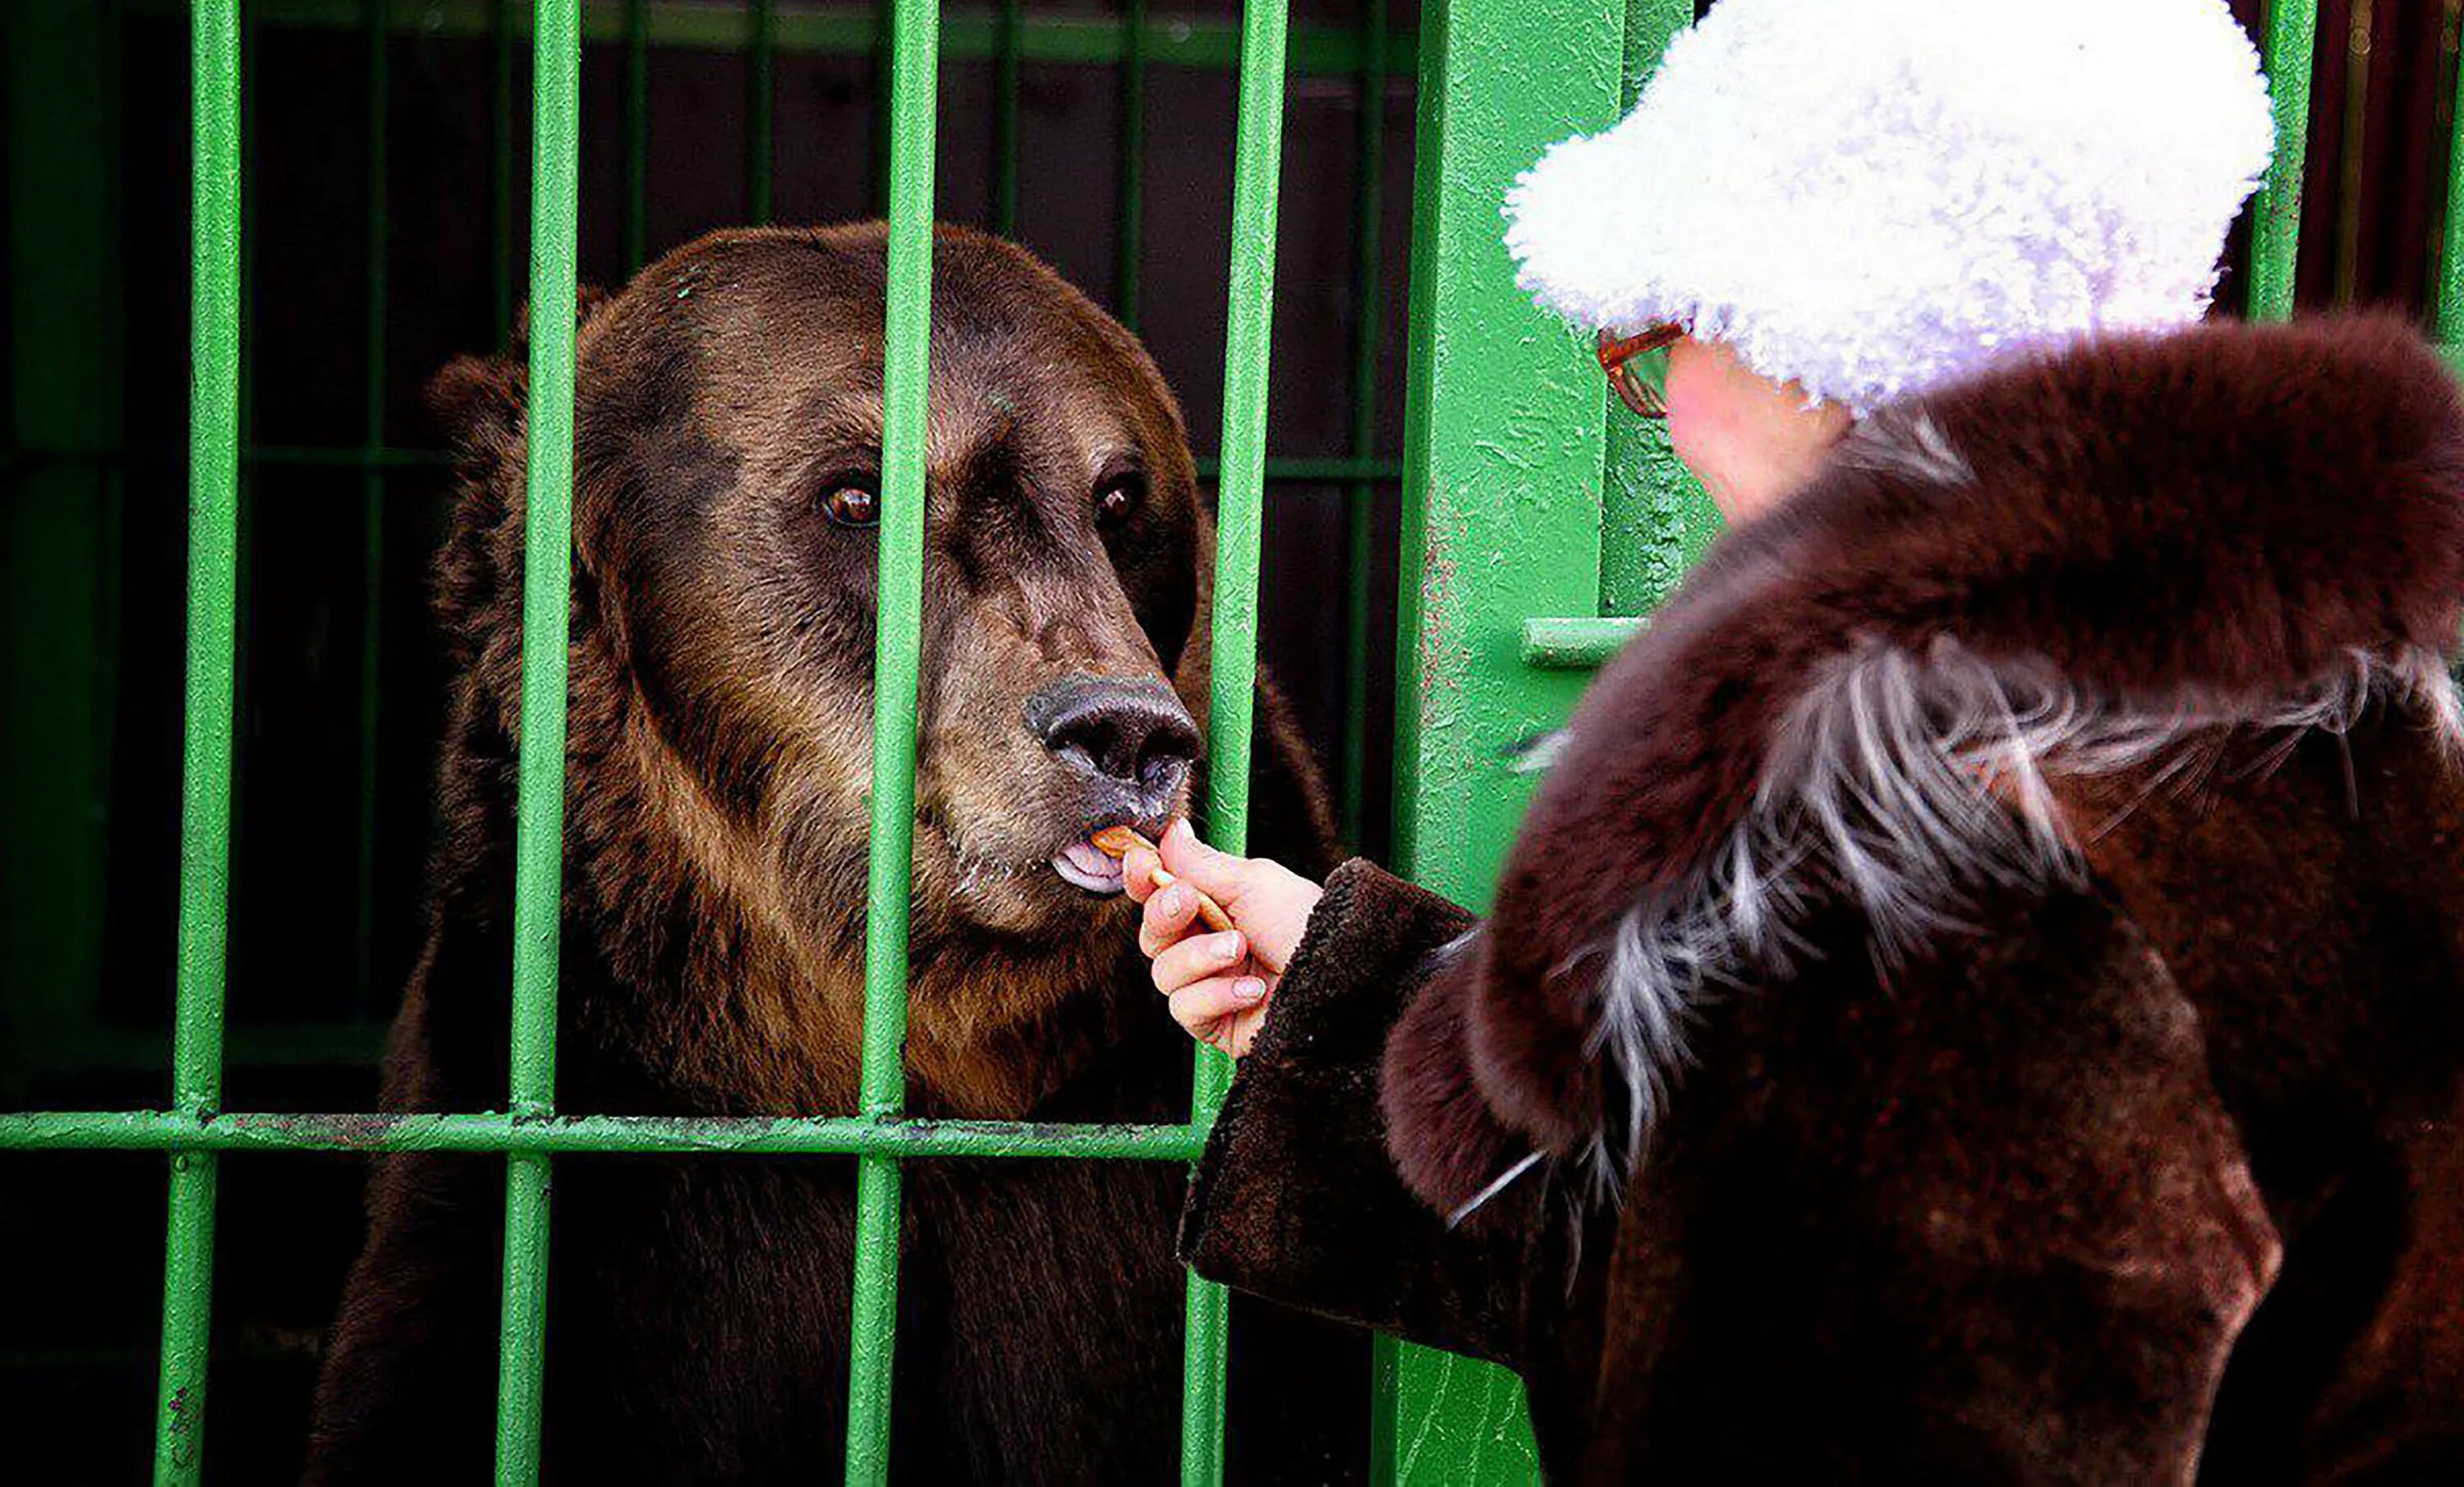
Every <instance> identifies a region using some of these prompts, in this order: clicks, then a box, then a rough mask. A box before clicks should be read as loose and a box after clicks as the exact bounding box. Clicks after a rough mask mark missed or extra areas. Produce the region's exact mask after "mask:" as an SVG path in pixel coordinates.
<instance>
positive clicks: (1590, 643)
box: [1523, 615, 1643, 671]
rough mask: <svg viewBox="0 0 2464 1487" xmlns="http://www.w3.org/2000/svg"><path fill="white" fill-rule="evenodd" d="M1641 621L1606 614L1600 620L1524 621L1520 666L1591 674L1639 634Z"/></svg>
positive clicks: (1641, 625) (1575, 618)
mask: <svg viewBox="0 0 2464 1487" xmlns="http://www.w3.org/2000/svg"><path fill="white" fill-rule="evenodd" d="M1642 627H1643V621H1641V620H1639V619H1632V618H1625V617H1621V616H1616V615H1610V616H1604V617H1602V618H1600V619H1584V618H1581V617H1579V616H1577V617H1573V618H1567V619H1543V618H1534V619H1527V620H1525V621H1524V622H1523V664H1524V665H1526V666H1530V667H1534V668H1536V669H1538V670H1541V671H1595V670H1597V669H1598V668H1600V667H1601V666H1604V665H1606V664H1608V661H1609V659H1610V658H1611V657H1613V656H1615V655H1617V653H1618V652H1619V651H1622V650H1624V649H1625V646H1626V642H1627V641H1629V640H1632V639H1633V638H1634V637H1635V636H1636V635H1638V634H1639V633H1642Z"/></svg>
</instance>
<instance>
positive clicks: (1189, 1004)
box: [1171, 976, 1268, 1058]
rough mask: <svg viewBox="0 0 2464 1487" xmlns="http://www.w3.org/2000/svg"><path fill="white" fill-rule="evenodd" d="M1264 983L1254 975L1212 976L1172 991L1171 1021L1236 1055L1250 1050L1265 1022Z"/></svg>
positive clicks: (1265, 991) (1201, 1039)
mask: <svg viewBox="0 0 2464 1487" xmlns="http://www.w3.org/2000/svg"><path fill="white" fill-rule="evenodd" d="M1267 991H1268V988H1267V986H1266V983H1265V982H1264V981H1262V980H1260V979H1259V978H1258V977H1256V976H1215V977H1211V978H1209V979H1207V980H1205V981H1199V982H1196V983H1193V984H1191V985H1189V986H1186V987H1183V988H1180V989H1179V990H1177V991H1175V992H1174V993H1173V994H1172V1001H1171V1006H1172V1020H1173V1021H1175V1022H1177V1023H1178V1024H1180V1026H1181V1028H1182V1029H1183V1030H1184V1031H1186V1032H1188V1033H1189V1035H1190V1036H1191V1037H1194V1038H1196V1039H1198V1040H1199V1042H1201V1043H1205V1044H1208V1045H1211V1046H1212V1047H1215V1048H1220V1049H1221V1050H1222V1051H1223V1052H1225V1053H1227V1054H1231V1055H1232V1056H1233V1057H1235V1058H1238V1057H1240V1056H1242V1055H1243V1054H1246V1053H1248V1052H1249V1045H1250V1043H1251V1042H1252V1041H1254V1040H1255V1039H1256V1038H1257V1035H1258V1026H1259V1024H1260V1023H1261V1022H1263V1021H1265V1007H1266V995H1267Z"/></svg>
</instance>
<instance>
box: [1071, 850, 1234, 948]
mask: <svg viewBox="0 0 2464 1487" xmlns="http://www.w3.org/2000/svg"><path fill="white" fill-rule="evenodd" d="M1087 839H1088V840H1089V841H1091V842H1093V843H1094V844H1095V847H1096V850H1097V851H1099V852H1102V853H1104V854H1106V855H1108V856H1113V857H1126V856H1128V855H1129V854H1130V853H1131V851H1132V850H1133V849H1139V850H1143V851H1145V852H1146V853H1147V854H1150V855H1152V856H1153V857H1154V858H1155V861H1156V862H1157V863H1161V862H1162V861H1163V853H1162V850H1161V849H1159V848H1157V847H1156V846H1155V843H1153V842H1151V841H1149V840H1147V839H1146V838H1145V837H1143V836H1141V835H1139V834H1138V832H1137V831H1136V829H1135V828H1133V827H1127V826H1108V827H1106V828H1104V829H1103V830H1102V831H1100V832H1096V833H1095V834H1094V835H1092V836H1090V837H1089V838H1087ZM1178 881H1180V879H1179V878H1177V877H1174V876H1173V875H1172V874H1170V873H1168V872H1166V871H1164V869H1163V868H1162V867H1160V866H1158V867H1157V868H1156V869H1155V886H1156V887H1157V888H1169V887H1171V886H1172V885H1173V884H1175V883H1177V882H1178ZM1190 892H1191V893H1194V894H1197V895H1198V917H1199V919H1201V920H1203V921H1205V922H1206V927H1207V928H1209V929H1213V930H1225V929H1230V928H1231V927H1232V916H1231V915H1229V914H1226V913H1224V912H1223V905H1221V904H1220V903H1218V902H1216V901H1215V900H1214V899H1210V898H1208V897H1206V895H1205V894H1204V893H1203V892H1201V891H1199V889H1196V888H1192V889H1191V890H1190Z"/></svg>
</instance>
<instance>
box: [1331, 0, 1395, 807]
mask: <svg viewBox="0 0 2464 1487" xmlns="http://www.w3.org/2000/svg"><path fill="white" fill-rule="evenodd" d="M1363 22H1364V24H1365V26H1366V28H1367V34H1368V50H1367V51H1366V53H1365V54H1364V55H1362V56H1361V59H1360V79H1359V97H1360V154H1359V165H1358V167H1357V170H1358V174H1359V177H1360V181H1359V188H1358V189H1357V190H1356V191H1355V192H1354V193H1353V233H1352V235H1353V260H1352V302H1353V330H1352V457H1353V458H1354V459H1357V460H1362V461H1364V462H1365V461H1369V460H1372V459H1374V458H1375V455H1376V453H1377V348H1378V346H1379V344H1381V343H1382V342H1383V340H1384V339H1385V331H1386V320H1385V313H1384V312H1385V295H1384V292H1383V288H1382V280H1381V277H1380V272H1379V271H1380V270H1381V269H1382V268H1383V267H1384V264H1383V262H1382V259H1383V255H1384V254H1385V241H1384V236H1385V232H1384V230H1385V225H1386V224H1385V211H1386V0H1369V4H1368V13H1367V14H1366V15H1365V16H1364V17H1363ZM1351 496H1352V499H1351V500H1350V502H1349V503H1348V505H1347V509H1346V511H1345V513H1344V515H1345V517H1346V523H1345V524H1346V530H1345V533H1344V544H1343V599H1344V603H1343V610H1344V632H1343V633H1344V638H1345V640H1346V642H1347V643H1346V645H1345V647H1344V657H1343V737H1342V743H1341V754H1340V773H1339V776H1338V783H1337V786H1336V789H1337V794H1336V801H1337V804H1338V805H1339V806H1340V807H1341V810H1342V816H1341V820H1342V825H1343V837H1344V840H1345V841H1346V842H1347V843H1349V844H1350V845H1351V846H1352V847H1353V848H1354V849H1355V850H1358V849H1360V848H1363V847H1365V846H1366V845H1367V844H1366V843H1364V842H1363V841H1362V840H1361V826H1362V822H1363V819H1364V818H1365V816H1366V814H1367V801H1366V798H1365V797H1366V795H1367V792H1368V788H1369V787H1368V778H1369V686H1370V678H1369V598H1370V595H1369V588H1370V582H1369V581H1370V568H1371V566H1372V560H1373V559H1374V558H1375V553H1374V552H1373V551H1372V550H1371V537H1372V534H1373V531H1374V529H1375V516H1376V509H1375V502H1376V496H1377V487H1376V486H1375V484H1374V483H1373V482H1371V481H1369V480H1367V479H1359V480H1355V481H1353V486H1352V492H1351Z"/></svg>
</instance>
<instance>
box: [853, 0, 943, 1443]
mask: <svg viewBox="0 0 2464 1487" xmlns="http://www.w3.org/2000/svg"><path fill="white" fill-rule="evenodd" d="M939 33H940V6H939V5H938V3H937V0H894V8H893V10H892V11H891V36H890V212H889V216H890V241H889V250H888V251H889V278H890V287H889V294H888V297H887V302H886V303H885V304H884V306H883V312H882V313H883V321H884V328H883V369H882V377H883V385H882V436H881V453H882V489H881V506H882V514H881V526H880V537H879V540H878V541H879V546H878V553H879V564H880V571H879V578H878V581H877V582H876V584H875V592H876V595H877V597H876V599H875V601H874V604H875V610H874V622H873V690H872V840H871V856H870V861H869V865H868V872H867V879H866V883H867V888H866V910H865V925H864V931H865V933H864V940H865V945H864V951H865V953H864V1054H863V1062H862V1070H861V1073H860V1075H859V1076H858V1081H857V1082H858V1089H859V1099H860V1102H861V1106H862V1109H863V1113H864V1114H865V1115H866V1116H868V1117H870V1118H871V1119H873V1120H876V1121H886V1120H889V1119H891V1118H892V1117H895V1116H896V1115H897V1114H898V1112H899V1111H900V1110H901V1109H903V1108H904V1107H905V1105H906V1102H907V1071H906V1050H907V932H908V921H907V913H908V900H909V898H910V896H911V895H912V893H913V872H914V860H913V859H914V844H915V843H914V836H915V804H914V802H915V712H916V687H917V682H918V677H919V674H920V671H921V660H922V648H923V614H924V500H925V476H924V457H925V448H924V443H925V433H926V422H925V418H926V403H925V392H926V388H927V386H928V383H929V379H930V375H931V370H930V367H929V366H928V357H929V353H930V351H931V347H932V315H933V166H934V145H935V139H934V127H935V114H936V111H937V99H936V93H937V89H938V73H939V62H938V52H937V49H938V44H939ZM899 1186H900V1183H899V1167H898V1162H897V1159H896V1158H894V1157H887V1156H867V1157H863V1158H860V1159H859V1160H858V1163H857V1166H856V1246H855V1293H854V1303H853V1326H852V1327H851V1329H850V1336H849V1340H848V1359H847V1482H848V1483H849V1487H879V1484H881V1483H884V1482H886V1481H888V1480H889V1476H890V1424H891V1402H890V1394H891V1361H892V1359H893V1358H894V1356H895V1351H896V1343H897V1337H896V1332H897V1320H898V1236H899Z"/></svg>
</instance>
